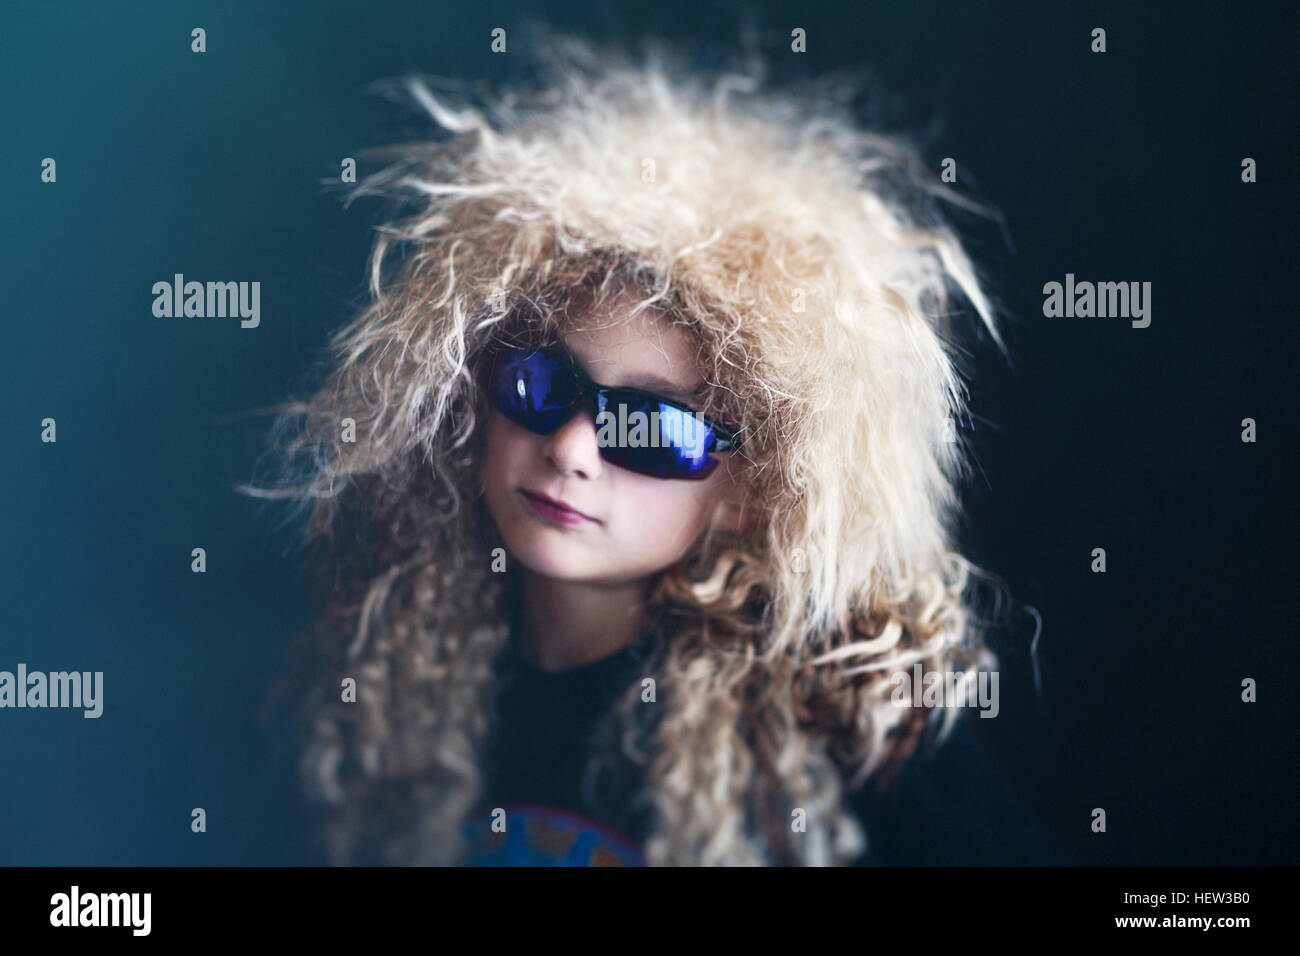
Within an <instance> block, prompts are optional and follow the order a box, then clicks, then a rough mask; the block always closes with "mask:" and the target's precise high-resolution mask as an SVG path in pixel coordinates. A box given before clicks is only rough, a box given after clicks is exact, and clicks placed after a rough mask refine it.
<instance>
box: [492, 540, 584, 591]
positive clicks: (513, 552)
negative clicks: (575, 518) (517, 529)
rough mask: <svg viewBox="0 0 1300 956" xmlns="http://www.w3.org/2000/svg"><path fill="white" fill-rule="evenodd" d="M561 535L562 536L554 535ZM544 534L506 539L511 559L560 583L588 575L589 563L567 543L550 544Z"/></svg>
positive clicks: (535, 572) (554, 542) (551, 542)
mask: <svg viewBox="0 0 1300 956" xmlns="http://www.w3.org/2000/svg"><path fill="white" fill-rule="evenodd" d="M555 534H557V535H558V534H560V532H555ZM546 537H548V535H547V533H546V531H545V530H542V531H531V532H528V533H526V534H516V535H514V536H512V537H511V538H507V539H506V544H507V546H508V548H509V550H510V556H511V557H512V558H514V559H515V560H516V561H518V562H519V563H520V564H522V565H523V566H524V567H526V568H528V570H530V571H532V572H533V573H534V574H541V575H545V576H546V577H548V578H558V579H560V580H577V579H579V578H584V577H586V576H587V573H588V572H589V570H590V569H589V568H588V567H587V562H586V561H585V560H584V559H583V558H582V557H581V556H579V555H577V554H574V553H573V549H572V548H571V547H565V546H564V542H556V541H547V540H545V538H546Z"/></svg>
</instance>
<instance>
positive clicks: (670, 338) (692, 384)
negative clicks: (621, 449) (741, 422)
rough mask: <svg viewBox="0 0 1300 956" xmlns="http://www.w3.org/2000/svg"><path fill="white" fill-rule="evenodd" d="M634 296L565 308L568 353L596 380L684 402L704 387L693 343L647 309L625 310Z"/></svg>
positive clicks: (563, 328)
mask: <svg viewBox="0 0 1300 956" xmlns="http://www.w3.org/2000/svg"><path fill="white" fill-rule="evenodd" d="M634 305H635V300H632V299H628V298H625V297H619V298H612V297H611V298H609V299H606V300H605V301H603V302H599V303H597V304H594V305H592V304H590V303H589V302H585V303H583V304H582V305H581V306H579V307H577V308H571V309H570V310H569V312H568V313H567V315H566V316H565V318H564V320H563V322H562V323H561V340H562V341H563V342H564V345H565V347H566V348H567V349H568V351H569V353H570V354H571V355H572V356H573V357H574V359H576V360H577V362H578V364H579V365H581V366H582V368H583V370H584V371H586V373H587V374H588V375H590V376H591V377H592V378H593V379H595V380H596V381H598V382H600V383H601V384H602V385H623V386H627V387H630V388H640V389H644V390H646V391H652V392H658V393H660V394H662V395H664V396H665V397H667V398H675V399H677V400H678V401H682V402H690V401H694V400H698V399H699V398H700V397H701V396H702V395H703V393H704V391H705V387H706V386H705V382H704V377H703V375H702V374H701V372H700V368H699V345H698V343H697V342H696V340H695V338H694V337H693V336H692V335H691V334H690V333H689V332H688V331H687V330H686V329H685V328H683V327H682V326H681V325H677V324H674V323H673V322H672V321H671V320H669V319H668V318H667V317H665V316H663V315H662V314H659V313H657V312H655V311H654V310H653V309H643V310H641V311H640V312H638V313H636V314H635V315H633V314H631V312H632V308H633V306H634Z"/></svg>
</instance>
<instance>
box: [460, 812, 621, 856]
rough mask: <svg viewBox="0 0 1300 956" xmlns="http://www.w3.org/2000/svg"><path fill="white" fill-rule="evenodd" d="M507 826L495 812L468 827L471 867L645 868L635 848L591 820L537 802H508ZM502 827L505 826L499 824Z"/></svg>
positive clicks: (479, 815)
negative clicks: (493, 826) (496, 825)
mask: <svg viewBox="0 0 1300 956" xmlns="http://www.w3.org/2000/svg"><path fill="white" fill-rule="evenodd" d="M501 809H502V810H504V811H505V817H504V823H505V827H504V829H503V830H500V831H499V832H494V831H493V829H492V822H493V820H494V819H498V818H499V815H498V817H497V818H494V817H493V816H492V814H491V811H490V810H483V811H481V812H479V813H475V814H474V815H473V816H472V817H471V819H470V821H469V822H467V823H466V824H465V827H464V834H465V838H466V840H467V842H468V844H469V851H470V857H469V865H470V866H644V865H645V859H644V857H642V855H641V851H640V850H639V849H637V847H636V846H635V844H633V843H632V842H631V841H630V840H628V839H627V838H626V837H624V836H623V835H622V834H620V833H617V832H616V831H614V830H611V829H609V828H608V827H605V826H603V825H601V824H599V823H597V822H596V821H595V820H592V819H590V818H589V817H584V816H582V815H580V814H577V813H572V812H570V811H568V810H560V809H558V808H556V807H544V806H539V805H537V804H523V803H509V804H503V805H502V806H501ZM498 827H500V824H498Z"/></svg>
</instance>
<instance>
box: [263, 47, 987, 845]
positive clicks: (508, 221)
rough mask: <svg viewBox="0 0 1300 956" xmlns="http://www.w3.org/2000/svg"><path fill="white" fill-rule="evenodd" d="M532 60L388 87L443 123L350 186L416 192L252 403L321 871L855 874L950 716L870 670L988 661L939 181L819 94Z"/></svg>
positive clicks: (956, 255) (589, 62) (580, 56)
mask: <svg viewBox="0 0 1300 956" xmlns="http://www.w3.org/2000/svg"><path fill="white" fill-rule="evenodd" d="M559 49H560V50H561V52H562V55H561V56H560V57H558V58H557V60H556V61H555V62H554V63H553V64H552V66H551V69H552V70H553V71H554V76H555V78H556V79H555V82H553V83H551V84H548V85H547V88H546V89H545V90H544V91H543V92H542V93H540V94H538V95H535V96H529V95H525V94H520V93H516V94H513V95H512V96H511V97H509V98H503V99H502V100H501V101H499V102H497V103H496V104H494V105H492V106H491V107H490V108H489V109H488V110H487V111H486V113H484V112H479V111H477V110H474V109H470V108H465V109H462V110H459V111H457V110H455V109H453V108H451V107H450V106H449V105H447V104H446V103H445V102H443V101H442V100H440V99H438V98H435V97H434V96H433V95H432V94H431V93H430V92H429V90H428V89H427V88H426V87H425V86H424V85H422V84H420V83H417V82H414V81H413V82H412V83H411V84H410V90H411V93H412V94H413V96H414V97H415V98H416V100H417V101H418V102H419V103H420V104H421V105H422V106H423V107H424V108H425V109H426V110H427V112H428V113H429V114H430V115H431V116H432V117H433V118H434V119H435V120H436V121H437V122H438V123H439V124H440V125H441V126H442V127H444V128H445V129H447V130H449V131H451V132H452V133H453V134H456V135H455V136H454V137H453V138H451V139H450V141H447V142H440V143H434V144H425V145H419V146H409V147H405V148H403V149H401V150H399V151H398V153H397V155H398V161H397V162H396V163H395V164H393V165H392V166H390V167H389V168H387V169H385V170H384V171H382V172H380V173H377V174H376V175H374V176H372V177H371V178H370V179H369V180H367V181H365V182H363V183H362V184H361V186H360V187H359V188H358V190H357V192H358V194H363V195H364V194H381V195H390V196H396V197H407V198H411V197H413V198H414V199H415V200H416V201H417V207H416V208H415V209H414V211H413V212H412V213H411V214H410V215H408V216H407V217H406V218H402V219H400V220H397V221H394V222H391V223H389V224H387V225H385V226H384V227H383V228H382V229H381V230H380V232H379V235H378V238H377V240H376V243H375V248H374V252H373V255H372V260H371V268H370V290H371V295H372V302H371V304H370V305H369V307H368V308H367V309H366V310H365V311H364V313H363V314H362V315H360V316H359V317H358V318H357V319H356V320H355V321H353V322H352V323H351V324H350V325H348V326H347V327H346V328H344V329H343V330H342V331H341V332H339V333H338V334H336V336H335V337H334V338H333V340H332V343H331V345H332V355H333V357H334V363H333V365H332V367H331V369H330V375H329V379H328V381H327V382H326V383H325V385H324V387H322V388H320V389H319V390H318V391H317V392H316V394H315V396H314V397H313V398H312V399H311V400H310V401H308V402H305V403H298V404H292V405H289V406H286V409H287V414H286V415H285V416H284V417H282V418H281V420H280V423H279V426H278V430H277V436H279V437H282V438H284V439H285V440H284V441H283V443H282V444H283V449H282V450H283V451H284V461H285V462H286V463H287V464H288V467H287V469H286V475H287V476H290V477H293V478H295V479H296V480H288V479H286V481H285V482H283V483H282V484H281V485H280V486H277V487H275V488H270V489H261V490H257V489H246V490H248V491H250V492H251V493H256V494H261V495H264V496H268V497H274V496H280V497H286V496H293V497H295V498H297V499H298V500H300V501H301V502H303V503H304V504H309V505H310V521H309V524H308V528H307V530H308V535H309V538H310V540H312V541H317V542H319V543H320V544H321V545H322V549H321V553H322V554H323V555H324V557H325V559H326V560H325V561H324V562H323V563H322V567H323V568H325V569H326V573H328V575H329V577H328V578H327V579H326V584H327V586H328V587H329V588H330V589H331V592H332V593H331V596H330V600H329V604H328V606H327V607H326V609H325V610H324V612H323V613H322V614H321V616H320V621H319V626H318V627H317V628H316V633H315V637H313V638H312V639H311V644H310V645H309V647H308V651H309V653H310V655H311V659H312V660H313V661H314V662H315V663H316V665H317V666H316V670H318V671H319V674H316V675H314V676H313V678H312V681H311V683H310V684H309V690H308V692H307V693H306V694H305V695H303V696H302V697H301V698H300V699H299V700H298V701H297V703H299V704H300V705H301V711H300V714H299V716H300V718H301V723H300V726H301V730H302V733H303V735H304V749H303V754H302V762H301V767H302V771H303V775H304V779H305V782H306V786H307V789H308V792H309V793H310V795H311V796H312V797H313V798H315V799H316V800H317V801H318V802H319V803H320V804H321V806H322V807H323V808H324V818H323V821H322V826H323V833H324V835H325V837H326V842H327V847H328V852H329V855H330V859H331V860H333V861H334V862H339V863H345V862H347V863H435V864H450V863H465V862H473V863H494V862H505V863H511V862H514V863H518V862H523V863H543V862H552V863H555V862H558V863H575V862H576V863H590V864H603V863H607V864H622V863H640V862H646V863H649V864H652V865H669V864H687V865H696V864H791V863H793V864H807V865H817V864H838V863H850V862H854V861H857V860H859V859H861V858H862V854H863V852H864V850H866V849H867V846H868V841H867V838H868V837H869V834H867V833H865V832H864V831H863V827H862V825H861V822H860V819H859V816H860V815H858V814H856V813H855V812H854V809H853V806H852V803H851V798H852V795H853V794H854V793H856V792H858V790H859V788H860V787H862V786H863V784H864V783H865V782H867V781H868V780H871V781H874V782H875V783H876V785H877V788H879V787H881V786H883V785H884V784H885V783H887V782H888V781H889V779H890V778H891V776H892V775H893V774H894V773H895V772H896V771H897V770H898V769H899V767H900V766H902V765H903V764H904V763H905V762H906V761H907V760H908V759H909V757H910V755H911V754H912V753H913V752H914V751H915V750H916V748H917V744H918V741H919V740H920V739H921V737H922V734H923V732H925V731H926V730H927V729H929V728H932V727H935V726H938V727H939V730H940V732H941V733H943V732H946V731H947V730H948V728H950V727H951V726H952V722H953V719H954V717H955V710H954V709H953V708H951V707H948V708H934V707H915V706H909V705H903V706H900V704H899V703H898V702H897V697H898V693H897V691H898V687H899V683H898V680H897V679H896V678H897V675H899V674H903V673H907V674H910V673H912V670H913V665H914V664H916V663H917V662H920V664H921V665H923V667H924V669H925V670H926V671H935V672H953V671H956V672H963V673H965V674H966V675H967V676H968V677H969V678H970V679H971V680H973V678H974V676H975V668H977V667H979V666H986V665H987V664H989V663H990V662H991V661H992V659H993V658H992V656H991V654H990V653H989V652H988V650H987V647H986V646H985V645H984V643H983V639H982V637H981V635H980V633H979V632H978V630H977V628H976V627H975V625H974V622H973V620H972V616H971V614H970V608H969V605H968V603H967V598H966V597H964V596H965V595H966V594H967V584H968V577H969V575H970V574H971V572H972V568H971V566H970V565H969V564H968V563H967V562H966V561H965V560H964V559H963V558H962V557H960V556H959V555H958V554H955V553H954V552H953V550H952V544H951V540H950V531H949V528H950V523H951V520H952V518H953V513H954V505H955V497H954V491H953V484H952V482H953V480H954V478H955V476H956V475H957V472H958V469H959V465H960V460H959V452H958V446H957V445H956V444H955V443H954V442H953V441H952V440H951V439H952V425H951V423H952V421H954V420H956V419H958V418H959V417H960V416H961V414H962V413H963V412H964V407H963V399H962V390H961V385H960V381H959V378H958V376H957V373H956V371H955V369H954V366H953V363H952V359H951V355H950V352H951V351H952V343H951V341H950V339H949V335H950V330H949V329H948V328H947V326H946V322H947V316H948V312H947V303H948V301H949V299H948V293H949V292H950V291H951V290H954V289H955V290H957V291H960V293H962V294H963V295H964V297H965V298H966V300H968V301H969V303H970V304H971V305H972V306H973V307H974V310H975V311H976V312H977V313H978V314H979V316H980V318H981V319H982V321H983V322H984V323H985V326H986V328H987V329H988V331H989V332H990V333H991V334H992V335H993V337H994V339H995V340H996V338H997V336H996V333H995V332H994V329H993V325H992V321H991V314H990V312H991V310H990V307H989V304H988V303H987V301H986V299H985V296H984V294H983V293H982V291H981V289H980V286H979V284H978V282H977V280H976V278H975V274H974V271H973V269H972V267H971V264H970V263H969V261H968V259H967V257H966V256H965V254H964V253H963V251H962V248H961V246H960V245H959V244H958V242H957V241H956V239H955V238H954V237H953V235H952V234H951V232H950V231H949V230H948V229H947V228H945V227H944V226H943V224H942V223H941V222H940V220H939V219H938V218H937V217H936V216H935V214H934V210H933V209H932V208H931V207H932V203H931V202H929V201H928V200H927V197H928V196H929V195H930V194H937V193H939V191H940V190H942V188H943V187H941V186H940V185H939V184H938V176H937V173H935V172H933V171H927V170H924V169H920V168H919V167H918V165H917V160H916V159H915V157H914V155H913V154H912V153H911V152H910V151H909V150H908V149H907V148H906V147H905V146H904V145H902V144H900V143H899V142H895V141H894V140H891V139H889V138H885V137H882V136H878V135H872V134H866V133H862V132H860V131H858V130H856V129H855V128H854V127H853V125H852V122H851V120H850V118H849V115H848V111H847V110H846V109H845V108H843V107H842V106H841V105H837V104H836V103H835V102H832V101H830V100H825V99H823V100H816V101H814V100H811V99H807V98H800V97H798V96H794V95H786V96H781V95H776V94H771V93H759V92H758V90H757V83H756V82H755V81H754V79H753V78H752V77H745V76H738V75H726V76H723V77H722V78H720V79H718V80H716V81H715V82H712V83H710V82H706V81H704V80H702V79H698V78H696V79H689V78H683V76H682V75H681V73H680V71H679V70H677V69H674V68H672V67H668V66H665V64H664V62H663V61H662V60H657V59H652V60H651V61H650V62H649V63H647V64H633V63H630V62H628V61H625V60H622V59H620V58H616V57H612V56H609V55H605V54H599V55H598V54H597V53H595V52H593V51H592V50H591V49H589V48H586V47H582V46H579V45H577V44H576V43H569V44H565V45H562V46H561V47H560V48H559ZM828 90H830V88H829V87H825V88H823V92H826V91H828ZM999 344H1000V343H999ZM650 413H657V421H656V419H655V418H654V417H652V415H651V414H650ZM293 423H298V424H296V425H293V427H292V428H291V424H293Z"/></svg>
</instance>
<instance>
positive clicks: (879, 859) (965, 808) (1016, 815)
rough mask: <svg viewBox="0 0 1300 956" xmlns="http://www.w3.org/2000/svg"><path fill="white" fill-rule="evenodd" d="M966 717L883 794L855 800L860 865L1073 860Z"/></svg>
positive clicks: (863, 794) (869, 792) (867, 791)
mask: <svg viewBox="0 0 1300 956" xmlns="http://www.w3.org/2000/svg"><path fill="white" fill-rule="evenodd" d="M978 724H979V720H978V718H974V717H971V716H969V715H966V714H963V715H962V716H960V717H959V718H958V719H957V721H956V723H955V725H954V726H953V728H952V731H951V733H950V734H949V735H948V736H947V737H946V738H944V740H943V741H942V742H941V743H939V744H938V745H937V746H931V747H927V748H923V749H920V750H918V751H917V753H916V754H915V755H914V756H913V758H912V759H911V760H910V761H909V762H908V763H907V764H906V765H905V766H904V767H903V768H902V769H901V770H900V771H899V772H898V775H897V776H896V777H895V778H894V779H893V781H892V782H891V783H890V785H889V786H888V787H887V788H886V789H885V790H884V792H883V793H876V792H875V791H874V790H873V789H872V788H871V787H870V786H867V787H864V788H863V789H862V790H860V791H858V793H856V794H854V795H852V796H851V797H850V801H851V803H852V805H853V808H854V809H855V810H856V811H857V814H858V817H859V819H860V820H861V821H862V823H863V825H864V827H865V829H866V831H867V842H868V849H867V853H866V855H865V856H864V857H863V858H862V859H861V860H860V861H859V865H867V866H872V865H874V866H881V865H902V866H911V865H920V866H1007V865H1018V866H1053V865H1063V864H1068V863H1070V862H1071V861H1070V859H1069V855H1068V853H1067V852H1066V851H1065V849H1064V847H1062V846H1061V844H1060V843H1059V841H1058V840H1057V839H1056V837H1055V836H1053V834H1052V832H1051V830H1050V828H1049V827H1048V826H1047V824H1046V823H1045V822H1044V820H1043V819H1042V818H1041V816H1040V815H1039V814H1038V813H1037V812H1035V811H1034V810H1033V808H1032V807H1031V806H1030V803H1029V802H1028V800H1027V799H1026V797H1025V796H1024V795H1023V794H1022V793H1021V792H1020V790H1019V788H1018V787H1017V786H1016V785H1015V783H1014V781H1013V778H1012V777H1011V775H1010V773H1009V768H1008V767H1007V765H1006V764H1004V763H1003V762H1002V761H1001V760H999V759H998V758H997V757H996V756H995V755H994V753H993V751H992V750H991V749H990V748H989V747H988V746H987V744H986V742H984V741H983V739H982V738H984V737H985V736H986V735H987V733H988V731H987V730H985V729H983V728H980V727H978V726H977V725H978Z"/></svg>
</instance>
